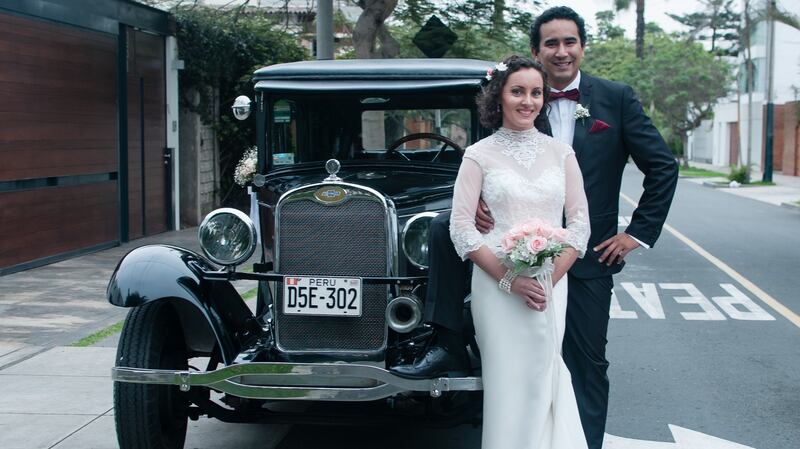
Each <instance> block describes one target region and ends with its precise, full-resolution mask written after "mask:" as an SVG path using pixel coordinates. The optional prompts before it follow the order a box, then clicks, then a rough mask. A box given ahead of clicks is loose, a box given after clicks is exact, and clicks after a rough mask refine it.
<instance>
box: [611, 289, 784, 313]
mask: <svg viewBox="0 0 800 449" xmlns="http://www.w3.org/2000/svg"><path fill="white" fill-rule="evenodd" d="M719 286H720V288H721V289H722V290H724V291H725V292H726V293H728V295H729V296H713V297H712V298H711V300H710V301H709V299H708V297H707V296H706V295H704V294H703V293H701V292H700V289H698V288H697V286H695V285H694V284H691V283H660V284H658V288H656V284H655V283H649V282H644V283H641V284H637V283H634V282H621V283H620V287H622V289H623V290H624V291H625V293H627V294H628V296H630V297H631V299H633V302H634V303H636V305H637V306H639V308H640V309H641V310H642V311H643V312H644V314H645V315H646V316H647V317H649V318H650V319H653V320H663V319H666V315H665V314H664V306H663V303H662V298H664V299H666V298H667V297H668V296H669V295H668V294H666V292H663V291H662V292H659V289H660V290H683V291H685V292H687V293H688V294H689V296H672V299H674V300H675V302H676V303H678V304H688V305H689V307H691V306H692V305H694V306H696V307H699V308H700V311H698V310H697V309H694V310H686V311H681V312H680V314H681V316H682V317H683V318H684V319H685V320H690V321H698V320H699V321H724V320H727V319H728V318H727V317H726V316H725V315H728V317H730V318H731V319H734V320H744V321H775V317H773V316H772V315H770V314H769V313H768V312H767V311H766V310H764V309H762V308H761V307H760V306H759V305H758V304H756V303H755V302H754V301H753V300H752V299H750V298H749V297H747V295H745V294H744V293H742V291H741V290H739V289H738V288H736V286H734V285H733V284H719ZM678 294H680V293H678ZM712 301H713V302H712ZM714 304H716V307H715V306H714ZM717 307H719V309H722V311H720V310H719V309H718V308H717ZM723 312H724V314H723ZM609 315H610V317H611V318H614V319H637V318H639V314H638V313H637V312H636V311H633V310H624V309H623V308H622V303H621V302H620V298H619V296H618V295H617V293H616V292H615V291H613V290H612V292H611V307H610V308H609Z"/></svg>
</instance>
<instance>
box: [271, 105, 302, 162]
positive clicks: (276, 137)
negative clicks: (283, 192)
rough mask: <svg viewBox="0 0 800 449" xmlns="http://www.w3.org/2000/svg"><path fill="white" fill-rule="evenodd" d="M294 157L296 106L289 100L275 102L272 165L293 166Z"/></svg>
mask: <svg viewBox="0 0 800 449" xmlns="http://www.w3.org/2000/svg"><path fill="white" fill-rule="evenodd" d="M296 155H297V105H296V104H295V102H294V101H291V100H279V101H276V102H275V103H273V107H272V165H273V166H280V165H291V164H294V163H295V158H296ZM298 162H299V161H298Z"/></svg>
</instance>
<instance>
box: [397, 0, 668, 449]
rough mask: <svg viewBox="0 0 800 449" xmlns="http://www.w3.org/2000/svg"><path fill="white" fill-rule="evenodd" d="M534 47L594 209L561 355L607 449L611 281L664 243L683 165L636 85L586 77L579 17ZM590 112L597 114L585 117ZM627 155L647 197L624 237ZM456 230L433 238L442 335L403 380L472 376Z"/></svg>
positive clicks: (556, 120) (593, 431)
mask: <svg viewBox="0 0 800 449" xmlns="http://www.w3.org/2000/svg"><path fill="white" fill-rule="evenodd" d="M530 43H531V53H532V54H533V57H534V58H535V59H536V60H537V61H539V62H540V63H541V64H542V65H543V66H544V69H545V71H546V72H547V74H548V77H549V83H550V86H551V94H550V98H551V102H550V104H549V109H548V112H547V114H548V118H549V119H550V124H551V127H552V132H553V137H555V138H556V139H558V140H560V141H562V142H565V143H568V144H571V145H572V147H573V149H574V150H575V155H576V157H577V160H578V164H579V165H580V167H581V171H582V172H583V179H584V187H585V190H586V197H587V199H588V201H589V214H590V222H591V228H592V234H591V237H590V239H589V246H588V249H587V252H586V255H585V257H584V258H583V259H579V260H578V261H577V262H576V263H575V264H574V265H573V267H572V269H571V270H570V271H569V274H568V285H569V297H568V305H567V318H566V333H565V336H564V342H563V348H562V352H563V357H564V361H565V362H566V364H567V366H568V367H569V369H570V372H571V374H572V383H573V387H574V388H575V396H576V398H577V401H578V407H579V410H580V415H581V421H582V424H583V428H584V432H585V434H586V439H587V440H588V443H589V447H590V448H593V449H598V448H601V447H602V445H603V434H604V432H605V423H606V414H607V410H608V389H609V383H608V377H607V376H606V371H607V369H608V361H607V360H606V357H605V353H606V341H607V340H606V334H607V330H608V321H609V306H610V303H611V290H612V287H613V280H612V275H613V274H615V273H618V272H619V271H620V270H621V269H622V267H623V265H624V264H625V262H624V259H625V257H626V256H627V255H628V254H629V253H630V252H631V251H633V250H635V249H636V248H638V247H640V246H643V247H645V248H651V247H652V246H653V245H654V244H655V242H656V240H657V239H658V236H659V234H660V233H661V227H662V226H663V224H664V220H665V219H666V217H667V212H668V211H669V207H670V203H671V202H672V196H673V194H674V193H675V186H676V184H677V179H678V166H677V163H676V162H675V159H674V157H673V156H672V153H671V152H670V150H669V148H667V146H666V144H665V143H664V140H663V139H662V138H661V135H660V134H659V133H658V130H656V128H655V127H654V126H653V124H652V122H651V121H650V119H649V118H648V117H647V116H646V115H645V114H644V111H643V110H642V106H641V104H640V102H639V100H638V99H637V98H636V96H635V94H634V93H633V90H632V89H631V88H630V87H629V86H626V85H623V84H619V83H615V82H611V81H608V80H604V79H601V78H596V77H593V76H590V75H588V74H586V73H583V72H581V71H580V65H581V61H582V59H583V54H584V46H585V45H586V29H585V26H584V21H583V19H582V18H581V17H580V16H579V15H578V14H577V13H576V12H575V11H573V10H572V9H570V8H567V7H564V6H560V7H554V8H550V9H548V10H546V11H544V12H543V13H542V14H541V15H540V16H539V17H538V18H537V19H536V21H535V22H534V23H533V25H532V26H531V33H530ZM579 106H580V107H579ZM584 108H585V109H586V110H588V116H586V117H583V118H580V115H583V114H580V111H583V109H584ZM576 112H578V114H576ZM628 157H630V158H632V159H633V162H634V163H635V164H636V166H637V167H638V169H639V170H640V171H641V172H642V173H643V174H644V182H643V187H644V193H643V194H642V196H641V198H640V199H639V205H638V207H637V208H636V209H635V210H634V212H633V216H632V218H631V223H630V225H628V227H627V228H626V229H625V231H624V232H619V233H618V232H617V223H618V221H617V217H618V215H619V209H618V207H619V193H620V185H621V183H622V172H623V169H624V168H625V164H626V162H627V160H628ZM475 218H476V225H477V227H478V228H479V229H481V230H482V231H484V232H488V230H489V229H491V227H492V225H493V222H492V219H491V215H490V213H489V211H488V210H487V209H486V208H485V205H483V204H482V205H481V207H480V208H479V211H478V215H477V216H476V217H475ZM448 227H449V214H439V216H438V217H437V218H436V219H434V221H433V223H432V224H431V229H430V231H429V232H430V234H429V235H430V242H429V248H430V283H429V285H428V294H427V301H426V310H425V317H426V320H427V321H428V322H430V323H432V324H433V326H434V328H435V329H436V332H437V341H436V343H435V344H434V345H433V346H432V347H431V348H430V349H428V351H427V352H426V353H425V354H423V355H422V356H421V357H420V358H418V359H417V360H416V361H415V362H414V363H413V364H411V365H403V366H398V367H395V368H394V369H393V371H394V372H395V373H397V374H398V375H402V376H407V377H432V376H438V375H446V373H447V372H451V371H463V369H464V367H465V366H466V364H467V362H466V358H465V355H464V354H463V343H462V341H463V340H462V336H461V329H462V324H463V323H462V300H463V297H464V293H465V286H466V285H467V280H466V279H465V278H467V277H468V273H469V272H468V268H467V266H466V263H464V262H461V260H460V259H459V257H458V255H457V254H456V253H455V250H454V249H453V244H452V243H451V242H450V239H449V233H448Z"/></svg>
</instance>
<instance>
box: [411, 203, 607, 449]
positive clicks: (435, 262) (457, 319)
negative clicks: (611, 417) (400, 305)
mask: <svg viewBox="0 0 800 449" xmlns="http://www.w3.org/2000/svg"><path fill="white" fill-rule="evenodd" d="M449 229H450V213H442V214H439V215H438V216H436V217H435V218H434V219H433V221H432V222H431V226H430V229H429V230H428V248H429V253H428V254H429V257H430V259H429V260H430V272H429V275H430V279H429V281H428V290H427V295H426V299H425V321H427V322H429V323H434V324H437V325H439V326H443V327H446V328H448V329H451V330H454V331H458V332H461V330H462V328H463V324H464V323H463V304H464V303H463V300H464V296H465V295H466V293H467V292H468V290H469V281H470V273H471V270H470V263H469V262H465V261H462V260H461V258H460V257H458V254H457V253H456V250H455V248H453V243H452V241H451V240H450V230H449ZM568 282H569V297H568V302H567V323H566V330H565V335H564V343H563V347H562V352H563V357H564V362H565V363H566V365H567V367H568V368H569V370H570V373H571V374H572V385H573V388H574V389H575V398H576V399H577V401H578V410H579V412H580V416H581V423H582V424H583V431H584V433H585V434H586V440H587V441H588V443H589V448H590V449H600V448H602V446H603V434H604V433H605V427H606V415H607V413H608V376H607V374H606V373H607V371H608V361H607V360H606V343H607V342H608V340H607V339H606V335H607V333H608V320H609V315H608V310H609V307H610V306H611V289H612V287H613V286H614V283H613V280H612V278H611V276H610V275H609V276H604V277H600V278H596V279H579V278H576V277H575V276H572V275H568Z"/></svg>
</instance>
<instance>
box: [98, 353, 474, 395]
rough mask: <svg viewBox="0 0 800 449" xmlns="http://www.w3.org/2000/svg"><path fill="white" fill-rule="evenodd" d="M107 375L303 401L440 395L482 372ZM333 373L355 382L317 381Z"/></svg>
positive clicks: (245, 369)
mask: <svg viewBox="0 0 800 449" xmlns="http://www.w3.org/2000/svg"><path fill="white" fill-rule="evenodd" d="M111 378H112V379H113V380H114V381H117V382H130V383H140V384H162V385H177V386H179V387H180V389H181V391H189V389H191V387H208V388H212V389H214V390H217V391H221V392H223V393H227V394H230V395H233V396H238V397H242V398H250V399H284V400H303V401H374V400H377V399H383V398H386V397H389V396H394V395H395V394H397V393H401V392H406V391H427V392H428V393H430V395H431V396H432V397H439V396H441V395H442V392H445V391H478V390H482V389H483V384H482V382H481V378H480V377H452V378H448V377H439V378H434V379H406V378H403V377H399V376H395V375H394V374H392V373H390V372H389V371H387V370H385V369H383V368H379V367H376V366H370V365H361V364H345V363H277V362H259V363H247V364H242V365H231V366H227V367H225V368H220V369H218V370H215V371H208V372H202V371H172V370H158V369H143V368H127V367H115V368H112V369H111ZM331 378H342V379H351V380H353V384H354V385H359V386H353V387H349V386H336V387H325V386H320V385H326V383H325V382H326V381H329V380H330V379H331ZM311 385H313V386H311Z"/></svg>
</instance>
